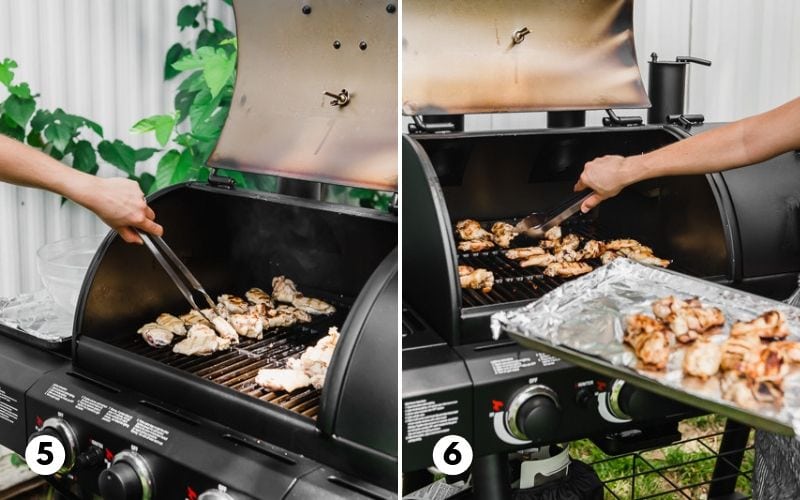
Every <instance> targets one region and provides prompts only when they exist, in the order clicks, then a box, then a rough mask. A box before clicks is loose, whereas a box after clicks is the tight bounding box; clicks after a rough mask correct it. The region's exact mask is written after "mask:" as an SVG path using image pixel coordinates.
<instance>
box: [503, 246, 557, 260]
mask: <svg viewBox="0 0 800 500" xmlns="http://www.w3.org/2000/svg"><path fill="white" fill-rule="evenodd" d="M546 253H547V252H546V251H545V249H544V248H542V247H522V248H512V249H511V250H506V251H505V256H506V258H507V259H511V260H520V259H527V258H528V257H533V256H534V255H544V254H546Z"/></svg>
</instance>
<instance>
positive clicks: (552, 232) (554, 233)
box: [544, 226, 561, 241]
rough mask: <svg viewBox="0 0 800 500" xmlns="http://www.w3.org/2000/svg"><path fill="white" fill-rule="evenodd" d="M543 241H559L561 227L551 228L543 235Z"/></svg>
mask: <svg viewBox="0 0 800 500" xmlns="http://www.w3.org/2000/svg"><path fill="white" fill-rule="evenodd" d="M544 239H546V240H550V241H556V240H560V239H561V226H553V227H551V228H550V229H548V230H547V231H546V232H545V233H544Z"/></svg>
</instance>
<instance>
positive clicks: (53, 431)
mask: <svg viewBox="0 0 800 500" xmlns="http://www.w3.org/2000/svg"><path fill="white" fill-rule="evenodd" d="M36 436H52V437H54V438H56V439H57V440H58V441H59V442H60V443H61V444H62V445H63V446H64V466H63V467H61V469H59V471H58V472H59V473H60V474H63V473H65V472H69V471H70V470H72V468H73V467H75V460H76V458H77V457H78V451H79V450H78V438H77V436H76V435H75V431H74V430H72V426H70V425H69V424H68V423H67V421H66V420H64V419H63V418H61V417H52V418H48V419H47V420H45V421H44V423H42V428H41V429H40V430H39V431H38V432H34V433H33V434H31V437H30V439H33V438H35V437H36Z"/></svg>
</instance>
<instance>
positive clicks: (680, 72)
mask: <svg viewBox="0 0 800 500" xmlns="http://www.w3.org/2000/svg"><path fill="white" fill-rule="evenodd" d="M689 63H697V64H702V65H703V66H711V61H709V60H707V59H700V58H699V57H692V56H681V57H676V58H675V60H674V61H659V60H658V54H656V53H655V52H653V53H652V54H650V61H649V64H650V72H649V81H648V84H647V94H648V96H649V97H650V103H651V104H652V106H651V107H650V109H649V110H648V111H647V123H667V117H668V116H669V115H682V114H683V113H684V104H685V100H686V67H687V66H688V65H689Z"/></svg>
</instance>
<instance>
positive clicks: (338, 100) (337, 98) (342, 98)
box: [322, 89, 350, 108]
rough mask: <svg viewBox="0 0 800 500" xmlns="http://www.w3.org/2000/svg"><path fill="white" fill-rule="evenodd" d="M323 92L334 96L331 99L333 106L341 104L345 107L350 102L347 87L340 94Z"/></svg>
mask: <svg viewBox="0 0 800 500" xmlns="http://www.w3.org/2000/svg"><path fill="white" fill-rule="evenodd" d="M322 94H323V95H326V96H328V97H332V98H333V100H332V101H331V106H339V107H342V108H343V107H345V106H347V105H348V104H349V103H350V92H348V91H347V89H342V91H341V92H339V93H338V94H337V93H334V92H327V91H325V92H323V93H322Z"/></svg>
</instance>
